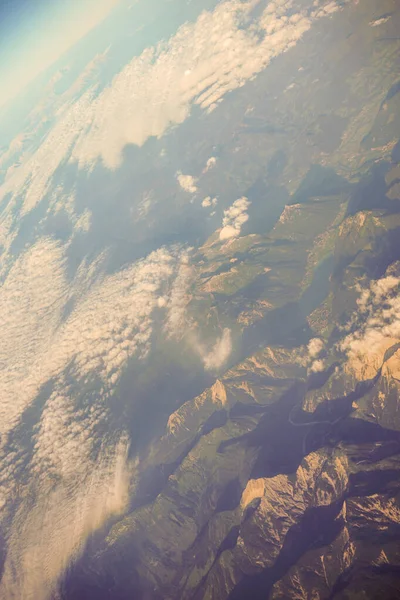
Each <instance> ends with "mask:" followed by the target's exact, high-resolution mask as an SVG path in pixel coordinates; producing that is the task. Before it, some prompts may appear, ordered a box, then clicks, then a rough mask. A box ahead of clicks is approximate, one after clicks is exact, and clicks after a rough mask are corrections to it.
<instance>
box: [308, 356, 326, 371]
mask: <svg viewBox="0 0 400 600" xmlns="http://www.w3.org/2000/svg"><path fill="white" fill-rule="evenodd" d="M324 369H325V361H324V360H321V359H318V360H314V362H313V363H312V364H311V367H310V369H309V370H310V372H311V373H319V372H320V371H323V370H324Z"/></svg>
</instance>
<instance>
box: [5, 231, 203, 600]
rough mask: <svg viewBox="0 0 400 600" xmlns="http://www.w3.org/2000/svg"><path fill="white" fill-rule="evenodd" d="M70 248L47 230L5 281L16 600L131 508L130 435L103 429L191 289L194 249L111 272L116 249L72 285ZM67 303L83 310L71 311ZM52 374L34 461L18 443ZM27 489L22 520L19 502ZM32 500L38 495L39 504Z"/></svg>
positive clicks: (38, 588) (37, 593)
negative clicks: (155, 335) (15, 436)
mask: <svg viewBox="0 0 400 600" xmlns="http://www.w3.org/2000/svg"><path fill="white" fill-rule="evenodd" d="M64 253H65V248H64V247H63V246H61V245H60V244H59V243H57V242H56V241H54V240H53V239H51V238H44V239H41V240H39V241H38V242H37V243H36V244H35V245H34V246H32V247H31V248H29V249H28V250H26V252H25V253H23V254H22V255H21V256H20V257H19V258H18V259H17V260H16V262H15V264H14V265H13V266H12V268H11V269H10V271H9V273H8V275H7V277H6V278H5V280H4V282H3V285H2V286H1V288H0V312H1V314H2V343H1V345H0V387H1V391H2V394H1V403H0V432H1V438H0V522H1V524H2V527H4V528H6V530H7V539H8V550H7V561H6V566H5V571H4V577H3V580H2V584H1V585H2V587H0V595H1V597H4V598H10V599H11V598H16V599H17V598H18V599H19V598H30V597H32V598H35V599H36V598H46V597H47V596H46V594H48V595H50V594H51V592H52V590H53V586H54V585H55V584H56V581H57V579H58V577H59V576H60V575H61V573H62V571H63V570H64V569H65V568H66V566H67V565H68V563H69V562H70V561H71V560H73V559H74V558H76V556H77V555H78V554H79V552H80V550H81V549H82V547H83V546H84V544H85V540H86V538H87V536H88V535H89V534H90V533H91V532H92V531H94V530H95V529H96V528H97V527H99V526H101V525H102V524H103V523H104V521H105V520H107V518H109V517H110V515H112V514H114V513H119V512H121V511H123V510H124V507H125V500H126V491H127V485H128V480H127V474H126V469H128V471H129V469H130V467H129V466H128V467H125V463H126V449H127V443H128V442H127V440H126V439H125V437H124V435H123V434H121V433H118V432H115V435H114V436H112V435H111V437H104V436H102V437H99V433H98V432H99V429H102V430H103V431H104V430H105V431H107V432H109V433H110V434H112V431H113V429H112V426H110V422H109V418H110V413H109V400H110V397H111V394H112V392H113V390H114V389H115V386H116V384H117V383H118V380H119V379H120V377H121V374H122V373H123V371H124V369H125V367H126V365H127V364H128V361H129V360H130V359H131V358H132V357H136V359H140V358H141V357H144V356H146V355H147V354H148V353H149V351H150V348H151V345H150V344H151V337H152V332H153V327H154V318H153V312H154V311H155V310H159V309H160V308H162V310H164V311H166V327H167V328H168V327H169V328H170V330H171V331H172V330H174V331H175V332H176V331H177V330H178V331H179V330H180V327H181V326H182V323H184V322H185V309H186V305H187V302H188V301H189V299H190V296H188V285H189V283H190V277H191V268H190V265H189V259H188V253H187V252H182V250H180V249H179V248H171V249H165V248H161V249H159V250H157V251H155V252H153V253H151V254H150V255H149V256H148V257H147V258H145V259H142V260H139V261H137V262H136V263H135V264H133V265H132V266H130V267H129V268H126V269H123V270H121V271H120V272H118V273H115V274H113V275H105V274H104V273H102V261H103V260H104V258H105V257H104V256H103V257H100V258H99V259H98V260H97V261H96V262H95V263H92V264H88V263H87V261H84V262H83V263H82V265H81V266H80V267H79V268H78V271H77V275H76V277H75V279H74V281H73V282H72V283H70V282H69V281H68V279H67V275H66V264H65V254H64ZM67 302H72V307H73V308H72V311H71V312H70V314H69V316H68V317H67V319H65V315H64V309H65V306H66V303H67ZM154 317H155V315H154ZM67 368H69V370H70V372H71V374H72V375H73V376H74V378H75V379H76V381H77V385H78V388H79V390H82V393H85V394H86V395H85V396H84V399H85V398H86V401H85V402H84V404H83V406H79V407H78V406H76V404H75V401H74V394H76V388H75V389H72V388H71V387H69V384H67V383H66V381H65V380H64V373H65V371H66V369H67ZM93 377H96V381H97V382H98V383H97V384H96V391H94V390H93V388H92V387H91V385H92V384H91V382H92V381H93ZM49 380H52V381H53V392H52V393H51V395H50V397H49V398H48V399H47V400H46V401H45V404H44V407H43V409H41V413H40V412H39V415H40V421H39V423H38V425H37V428H36V432H35V435H34V438H33V440H32V441H33V456H32V458H31V459H30V461H27V459H26V457H25V458H24V455H23V454H22V455H21V456H20V455H19V454H18V452H19V451H18V452H17V451H10V449H9V446H8V444H9V443H10V439H12V432H13V429H14V428H15V427H16V426H18V425H19V423H20V419H21V416H22V414H23V412H24V410H26V409H27V408H28V407H29V406H31V405H32V403H33V402H34V401H35V398H37V396H38V393H39V392H40V390H41V389H42V387H43V385H44V384H45V383H47V382H48V381H49ZM85 389H87V390H88V391H87V392H84V390H85ZM90 390H92V391H90ZM87 395H88V396H87ZM121 435H122V437H121ZM99 447H100V449H99ZM21 452H22V450H21ZM22 467H23V474H24V477H23V479H24V481H25V483H24V484H23V486H25V487H23V488H22V487H20V486H21V485H22V478H21V476H20V470H21V469H22ZM16 497H18V498H20V504H19V508H18V511H17V514H16V515H15V516H14V517H13V518H12V520H11V516H10V518H8V517H7V515H8V512H7V511H8V508H7V506H8V505H9V504H8V503H9V500H10V498H16ZM24 498H34V503H35V504H34V508H32V505H31V504H30V502H25V500H24ZM10 521H11V524H10ZM22 531H23V534H21V532H22ZM16 567H18V568H16Z"/></svg>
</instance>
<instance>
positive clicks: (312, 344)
mask: <svg viewBox="0 0 400 600" xmlns="http://www.w3.org/2000/svg"><path fill="white" fill-rule="evenodd" d="M307 349H308V354H309V356H310V358H317V356H319V355H320V354H321V352H322V350H323V349H324V342H323V340H321V339H320V338H313V339H312V340H310V341H309V342H308V346H307Z"/></svg>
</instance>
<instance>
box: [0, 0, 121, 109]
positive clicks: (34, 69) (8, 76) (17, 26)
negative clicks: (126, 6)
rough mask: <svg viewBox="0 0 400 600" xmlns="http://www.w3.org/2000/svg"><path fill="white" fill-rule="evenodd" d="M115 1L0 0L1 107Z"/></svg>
mask: <svg viewBox="0 0 400 600" xmlns="http://www.w3.org/2000/svg"><path fill="white" fill-rule="evenodd" d="M117 3H118V0H51V1H49V0H34V1H32V0H0V81H1V82H2V85H1V88H2V89H1V94H0V106H2V105H4V104H5V103H6V102H8V101H9V100H10V99H11V98H13V97H14V96H15V95H16V94H17V93H18V92H19V91H20V90H22V89H23V88H24V87H25V85H26V84H27V83H29V81H31V80H32V79H34V77H36V75H38V74H39V73H40V72H41V71H43V70H44V69H46V68H47V67H49V66H50V65H51V64H53V63H54V62H55V61H56V60H58V58H59V57H60V56H61V55H62V54H63V53H64V52H65V51H66V50H68V48H70V47H71V46H72V45H73V44H75V43H76V42H77V41H78V40H79V39H81V38H82V37H83V36H84V35H85V34H86V33H88V31H90V30H91V29H92V28H93V27H95V26H96V25H97V24H98V23H100V22H101V21H102V20H103V19H104V17H105V16H106V15H107V14H108V13H109V12H110V10H111V9H112V8H113V7H114V6H115V5H116V4H117Z"/></svg>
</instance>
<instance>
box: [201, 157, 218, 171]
mask: <svg viewBox="0 0 400 600" xmlns="http://www.w3.org/2000/svg"><path fill="white" fill-rule="evenodd" d="M216 164H217V157H216V156H210V158H209V159H208V160H207V162H206V166H205V167H204V169H203V173H207V171H209V170H210V169H213V168H214V167H215V165H216Z"/></svg>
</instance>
